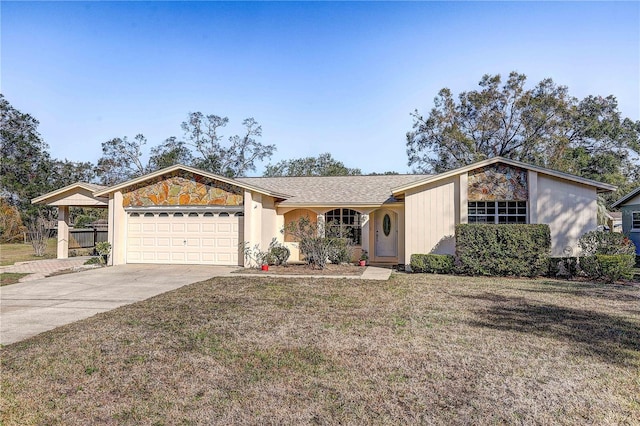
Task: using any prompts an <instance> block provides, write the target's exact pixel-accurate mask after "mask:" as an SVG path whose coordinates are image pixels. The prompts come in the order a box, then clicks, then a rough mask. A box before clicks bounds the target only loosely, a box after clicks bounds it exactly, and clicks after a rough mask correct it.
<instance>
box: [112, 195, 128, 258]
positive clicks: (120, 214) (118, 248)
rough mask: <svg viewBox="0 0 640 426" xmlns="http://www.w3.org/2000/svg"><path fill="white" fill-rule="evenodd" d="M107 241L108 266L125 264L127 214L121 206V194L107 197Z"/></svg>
mask: <svg viewBox="0 0 640 426" xmlns="http://www.w3.org/2000/svg"><path fill="white" fill-rule="evenodd" d="M107 238H108V241H109V243H111V256H110V258H109V264H110V265H123V264H125V263H126V253H127V213H126V212H125V210H124V207H123V205H122V192H120V191H117V192H114V193H112V194H110V195H109V228H108V237H107Z"/></svg>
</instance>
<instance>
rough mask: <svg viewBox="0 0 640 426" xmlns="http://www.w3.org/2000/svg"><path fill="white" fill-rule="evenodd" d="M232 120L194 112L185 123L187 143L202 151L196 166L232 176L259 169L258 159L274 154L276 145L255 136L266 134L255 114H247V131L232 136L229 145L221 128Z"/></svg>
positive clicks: (245, 124)
mask: <svg viewBox="0 0 640 426" xmlns="http://www.w3.org/2000/svg"><path fill="white" fill-rule="evenodd" d="M228 123H229V118H227V117H220V116H217V115H206V116H205V115H204V114H202V113H201V112H192V113H189V117H188V120H187V121H185V122H183V123H182V130H183V131H184V133H185V137H186V139H187V141H186V143H187V144H189V145H191V146H193V147H194V148H195V150H196V152H197V153H198V154H199V157H196V158H195V159H194V166H196V167H199V168H201V169H204V170H208V171H210V172H212V173H217V174H221V175H225V176H228V177H238V176H245V175H246V173H247V172H249V171H255V170H256V166H255V162H256V161H262V160H264V159H268V158H271V156H272V155H273V153H274V151H275V150H276V147H275V145H263V144H261V143H260V142H258V141H256V139H255V138H257V137H261V136H262V126H260V125H259V124H258V123H257V122H256V121H255V120H254V119H253V118H247V119H245V120H244V121H243V122H242V125H243V126H244V128H245V132H244V133H243V134H242V135H235V136H231V137H229V138H228V142H229V146H228V147H227V148H225V147H224V146H223V145H222V141H223V136H221V135H219V131H220V130H221V129H222V128H224V127H225V126H226V125H227V124H228Z"/></svg>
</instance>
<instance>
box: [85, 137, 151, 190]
mask: <svg viewBox="0 0 640 426" xmlns="http://www.w3.org/2000/svg"><path fill="white" fill-rule="evenodd" d="M146 143H147V139H146V138H145V137H144V135H142V134H138V135H136V137H135V138H133V140H131V141H130V140H129V139H127V137H126V136H125V137H123V138H113V139H111V140H108V141H106V142H103V143H102V157H100V159H99V160H98V167H97V174H98V176H99V177H100V178H101V182H102V184H103V185H113V184H115V183H118V182H123V181H126V180H128V179H133V178H135V177H138V176H142V175H143V174H145V173H146V172H147V168H146V167H145V166H144V165H143V164H142V148H143V146H144V145H146Z"/></svg>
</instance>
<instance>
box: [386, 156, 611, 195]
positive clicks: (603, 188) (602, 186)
mask: <svg viewBox="0 0 640 426" xmlns="http://www.w3.org/2000/svg"><path fill="white" fill-rule="evenodd" d="M495 163H505V164H509V165H511V166H514V167H520V168H523V169H528V170H532V171H535V172H538V173H542V174H546V175H549V176H554V177H558V178H561V179H565V180H570V181H573V182H577V183H580V184H583V185H589V186H593V187H595V188H596V189H597V190H598V192H611V191H615V190H617V189H618V187H617V186H615V185H610V184H608V183H602V182H598V181H595V180H592V179H587V178H582V177H579V176H575V175H571V174H568V173H564V172H558V171H556V170H551V169H547V168H544V167H540V166H534V165H531V164H527V163H523V162H522V161H517V160H511V159H508V158H504V157H492V158H488V159H486V160H482V161H478V162H477V163H473V164H469V165H467V166H463V167H459V168H457V169H453V170H449V171H447V172H444V173H441V174H439V175H435V176H430V177H428V178H426V179H422V180H419V181H416V182H412V183H410V184H407V185H403V186H399V187H397V188H393V189H392V193H393V195H397V194H401V193H403V192H406V191H408V190H409V189H413V188H417V187H419V186H422V185H426V184H428V183H431V182H436V181H438V180H441V179H446V178H448V177H451V176H455V175H458V174H461V173H465V172H468V171H470V170H474V169H477V168H480V167H486V166H489V165H491V164H495Z"/></svg>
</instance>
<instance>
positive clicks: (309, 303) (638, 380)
mask: <svg viewBox="0 0 640 426" xmlns="http://www.w3.org/2000/svg"><path fill="white" fill-rule="evenodd" d="M639 307H640V288H639V287H638V286H613V285H612V286H600V285H591V284H585V283H576V282H566V281H556V280H545V279H539V280H528V279H526V280H516V279H499V278H466V277H453V276H437V275H405V274H397V275H393V276H392V278H391V280H390V281H388V282H374V281H360V280H346V279H344V280H333V279H310V278H299V279H278V278H266V277H265V278H257V277H256V278H253V277H250V278H247V277H241V278H240V277H236V278H233V277H231V278H218V279H213V280H209V281H205V282H201V283H197V284H193V285H190V286H187V287H183V288H181V289H178V290H175V291H173V292H169V293H165V294H163V295H160V296H157V297H155V298H152V299H149V300H147V301H144V302H140V303H136V304H134V305H129V306H125V307H122V308H119V309H116V310H113V311H111V312H107V313H104V314H100V315H96V316H94V317H92V318H89V319H87V320H84V321H80V322H77V323H75V324H71V325H68V326H65V327H61V328H59V329H56V330H53V331H51V332H47V333H44V334H41V335H39V336H36V337H34V338H31V339H29V340H26V341H24V342H21V343H16V344H13V345H9V346H7V347H4V348H2V349H0V355H1V362H2V365H1V366H2V369H1V370H2V379H1V380H2V397H1V403H0V404H1V405H0V408H1V410H2V418H1V420H2V421H1V422H0V423H2V424H4V425H12V424H103V423H107V424H182V423H185V424H245V423H252V424H256V423H258V424H261V423H267V424H300V423H302V424H309V423H312V424H315V423H321V424H339V423H342V424H406V423H410V424H415V423H422V424H425V423H426V424H637V421H638V419H639V418H640V376H639V375H638V371H640V370H639V369H640V308H639Z"/></svg>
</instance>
